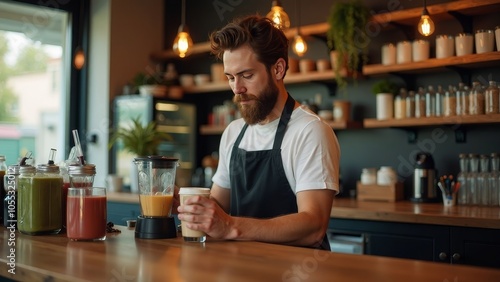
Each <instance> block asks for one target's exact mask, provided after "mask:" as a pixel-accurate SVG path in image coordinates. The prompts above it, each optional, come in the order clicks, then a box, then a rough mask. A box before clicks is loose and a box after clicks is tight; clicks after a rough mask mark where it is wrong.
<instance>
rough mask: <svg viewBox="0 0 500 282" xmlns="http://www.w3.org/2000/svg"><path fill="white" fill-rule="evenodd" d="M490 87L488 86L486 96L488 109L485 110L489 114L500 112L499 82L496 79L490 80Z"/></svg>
mask: <svg viewBox="0 0 500 282" xmlns="http://www.w3.org/2000/svg"><path fill="white" fill-rule="evenodd" d="M489 84H490V85H489V86H488V88H486V90H485V93H484V96H485V99H486V101H485V105H486V109H485V112H486V113H487V114H498V113H500V112H499V107H500V104H499V101H500V99H499V98H500V94H499V89H498V87H497V83H496V82H495V81H490V82H489Z"/></svg>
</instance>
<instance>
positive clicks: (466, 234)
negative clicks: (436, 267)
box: [329, 218, 500, 268]
mask: <svg viewBox="0 0 500 282" xmlns="http://www.w3.org/2000/svg"><path fill="white" fill-rule="evenodd" d="M329 231H330V232H336V233H346V234H359V235H361V236H363V237H364V238H365V242H364V244H365V245H364V250H365V251H364V254H367V255H377V256H388V257H397V258H407V259H417V260H427V261H436V262H445V263H452V264H467V265H476V266H485V267H495V268H498V267H500V261H499V260H498V259H497V256H498V253H499V251H500V230H498V229H487V228H472V227H455V226H444V225H431V224H410V223H396V222H384V221H369V220H355V219H340V218H332V219H330V226H329Z"/></svg>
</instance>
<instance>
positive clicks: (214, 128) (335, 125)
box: [200, 121, 363, 135]
mask: <svg viewBox="0 0 500 282" xmlns="http://www.w3.org/2000/svg"><path fill="white" fill-rule="evenodd" d="M327 123H328V124H329V125H330V126H331V127H332V129H337V130H340V129H356V128H362V127H363V123H362V122H360V121H342V122H339V121H328V122H327ZM224 129H226V126H225V125H201V126H200V134H201V135H218V134H222V132H224Z"/></svg>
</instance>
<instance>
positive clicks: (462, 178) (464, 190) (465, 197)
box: [457, 154, 470, 205]
mask: <svg viewBox="0 0 500 282" xmlns="http://www.w3.org/2000/svg"><path fill="white" fill-rule="evenodd" d="M458 161H459V166H460V172H459V173H458V175H457V181H458V183H460V184H459V185H460V188H459V189H458V199H457V200H458V204H460V205H468V204H470V202H469V187H468V186H467V176H468V175H467V174H468V170H469V158H468V156H467V154H460V155H458Z"/></svg>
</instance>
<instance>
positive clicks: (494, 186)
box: [488, 153, 500, 207]
mask: <svg viewBox="0 0 500 282" xmlns="http://www.w3.org/2000/svg"><path fill="white" fill-rule="evenodd" d="M490 157H491V171H490V174H489V176H488V186H489V188H490V195H489V199H490V205H491V206H496V207H497V206H499V205H500V170H499V169H500V157H499V156H498V154H497V153H491V155H490Z"/></svg>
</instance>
